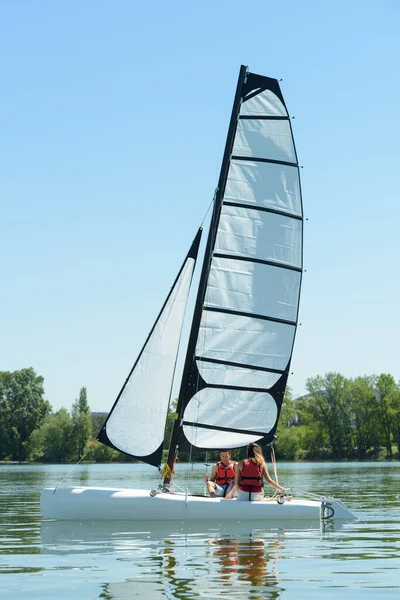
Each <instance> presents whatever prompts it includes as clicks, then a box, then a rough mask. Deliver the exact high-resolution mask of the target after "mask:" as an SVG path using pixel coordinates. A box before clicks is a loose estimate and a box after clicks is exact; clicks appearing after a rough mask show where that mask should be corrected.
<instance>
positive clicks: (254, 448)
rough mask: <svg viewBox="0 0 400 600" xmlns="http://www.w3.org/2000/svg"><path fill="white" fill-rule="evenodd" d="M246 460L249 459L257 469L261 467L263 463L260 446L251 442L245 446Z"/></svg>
mask: <svg viewBox="0 0 400 600" xmlns="http://www.w3.org/2000/svg"><path fill="white" fill-rule="evenodd" d="M247 458H249V459H250V460H251V461H253V463H255V464H256V465H258V466H259V467H262V465H263V464H264V462H265V460H264V457H263V453H262V450H261V446H259V445H258V444H255V443H253V442H251V444H249V445H248V446H247Z"/></svg>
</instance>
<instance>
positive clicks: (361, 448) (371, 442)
mask: <svg viewBox="0 0 400 600" xmlns="http://www.w3.org/2000/svg"><path fill="white" fill-rule="evenodd" d="M350 386H351V394H350V397H351V399H350V407H351V413H352V418H351V421H352V425H353V432H354V433H353V435H354V448H355V451H356V454H357V456H358V458H365V457H366V456H367V454H368V452H369V451H370V449H371V448H372V449H373V452H374V455H375V457H378V455H379V446H380V441H381V439H380V438H381V432H382V427H381V424H380V421H379V405H378V402H377V394H376V390H375V378H374V377H373V376H372V377H371V376H364V377H356V379H353V380H351V382H350Z"/></svg>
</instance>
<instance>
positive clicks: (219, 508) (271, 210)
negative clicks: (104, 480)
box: [41, 66, 354, 521]
mask: <svg viewBox="0 0 400 600" xmlns="http://www.w3.org/2000/svg"><path fill="white" fill-rule="evenodd" d="M201 234H202V228H200V229H199V231H198V232H197V234H196V236H195V238H194V241H193V243H192V245H191V248H190V250H189V252H188V254H187V256H186V258H185V260H184V262H183V265H182V267H181V269H180V270H179V273H178V275H177V277H176V279H175V282H174V284H173V285H172V288H171V290H170V292H169V294H168V296H167V299H166V300H165V303H164V305H163V306H162V308H161V311H160V313H159V315H158V317H157V319H156V321H155V323H154V326H153V328H152V329H151V331H150V333H149V336H148V338H147V340H146V342H145V344H144V346H143V348H142V350H141V352H140V354H139V356H138V358H137V360H136V362H135V364H134V365H133V367H132V369H131V371H130V373H129V375H128V377H127V379H126V381H125V383H124V385H123V386H122V389H121V391H120V393H119V395H118V397H117V399H116V401H115V403H114V405H113V406H112V408H111V411H110V413H109V415H108V417H107V420H106V422H105V423H104V425H103V427H102V429H101V431H100V433H99V435H98V437H97V439H98V440H99V441H100V442H102V443H103V444H106V445H108V446H110V447H112V448H115V449H117V450H119V451H121V452H124V453H126V454H128V455H130V456H132V457H135V458H137V459H140V460H141V461H143V462H145V463H148V464H149V465H152V466H154V467H157V468H158V469H160V472H161V473H162V475H163V480H162V482H161V483H160V486H159V488H158V489H155V490H138V489H125V488H94V487H57V488H47V489H45V490H43V492H42V495H41V512H42V515H43V516H44V517H48V518H55V519H66V520H96V519H101V520H125V519H128V520H143V519H146V520H151V521H165V520H179V521H189V520H218V521H223V520H235V519H238V520H249V519H253V520H257V521H268V520H271V519H272V520H278V521H282V520H284V521H286V520H289V521H290V520H297V519H300V520H303V519H319V518H322V519H329V518H333V517H334V518H336V519H350V518H354V515H353V514H352V513H351V511H349V510H348V509H347V508H346V507H345V506H344V504H343V503H342V502H341V501H340V500H336V499H333V498H325V497H320V496H312V495H311V498H310V497H309V496H307V497H306V498H297V497H295V496H293V495H290V496H288V495H285V494H278V496H277V497H276V499H273V500H269V501H255V502H240V501H237V500H235V499H232V500H227V499H224V498H209V497H205V496H200V495H195V494H190V493H189V491H188V490H186V491H185V492H183V493H178V492H176V491H175V490H174V487H173V481H172V480H173V468H174V461H175V460H176V458H177V456H178V455H179V453H180V452H184V451H189V450H203V451H205V452H208V451H211V450H218V449H221V448H223V449H233V448H240V447H245V446H247V445H248V444H249V443H250V442H257V443H258V444H260V445H261V446H264V447H265V446H267V445H270V444H272V443H273V440H274V436H275V431H276V428H277V424H278V418H279V413H280V409H281V406H282V401H283V396H284V392H285V388H286V383H287V379H288V374H289V368H290V362H291V358H292V352H293V345H294V339H295V334H296V328H297V323H298V313H299V298H300V287H301V279H302V269H303V259H302V250H303V239H302V235H303V210H302V198H301V189H300V177H299V164H298V159H297V154H296V149H295V145H294V140H293V134H292V127H291V121H290V117H289V114H288V111H287V108H286V105H285V102H284V99H283V96H282V93H281V89H280V85H279V82H278V81H277V80H276V79H272V78H269V77H264V76H261V75H257V74H254V73H250V72H249V71H248V69H247V67H245V66H242V67H241V68H240V72H239V79H238V83H237V88H236V94H235V98H234V103H233V109H232V114H231V119H230V124H229V130H228V135H227V141H226V146H225V151H224V156H223V161H222V166H221V172H220V177H219V181H218V185H217V188H216V191H215V195H214V200H213V211H212V215H211V220H210V226H209V232H208V238H207V243H206V247H205V253H204V258H203V264H202V270H201V274H200V278H199V283H198V290H197V296H196V302H195V306H194V311H193V315H192V322H191V328H190V334H189V339H188V345H187V351H186V358H185V362H184V366H183V370H182V376H181V382H180V389H179V396H178V403H177V409H176V412H177V418H176V419H175V421H174V427H173V432H172V437H171V443H170V446H169V452H168V459H167V462H166V465H165V466H164V468H163V469H161V462H162V460H161V459H162V452H163V445H164V431H165V426H166V421H167V416H168V410H169V405H170V399H171V393H172V389H173V381H174V376H175V371H176V363H177V356H178V351H179V344H180V338H181V332H182V328H183V324H184V316H185V309H186V305H187V300H188V296H189V291H190V287H191V282H192V277H193V271H194V268H195V264H196V259H197V254H198V249H199V245H200V238H201Z"/></svg>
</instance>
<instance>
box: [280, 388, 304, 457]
mask: <svg viewBox="0 0 400 600" xmlns="http://www.w3.org/2000/svg"><path fill="white" fill-rule="evenodd" d="M298 418H299V415H298V413H297V410H296V403H295V401H294V399H293V398H292V393H291V390H290V388H289V387H287V388H286V392H285V396H284V398H283V402H282V407H281V412H280V416H279V422H278V428H277V430H276V438H277V439H276V443H275V444H274V445H275V447H276V453H277V457H278V458H284V459H286V460H293V459H294V458H295V457H296V455H297V453H298V451H299V435H298V427H297V425H298Z"/></svg>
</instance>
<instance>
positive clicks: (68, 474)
mask: <svg viewBox="0 0 400 600" xmlns="http://www.w3.org/2000/svg"><path fill="white" fill-rule="evenodd" d="M95 443H96V440H94V441H93V442H92V443H91V444H90V448H89V450H88V451H87V452H86V453H85V454H84V455H83V456H82V457H81V458H80V459H79V460H78V462H77V463H76V465H74V466H73V467H72V469H71V470H70V471H68V473H67V474H66V476H65V477H63V478H62V479H61V481H60V482H59V483H58V485H56V487H55V488H54V492H53V494H55V493H56V491H57V490H58V488H59V487H60V485H61V484H62V482H63V481H65V480H66V479H67V477H69V476H70V475H71V473H72V471H74V470H75V469H76V467H77V466H78V465H79V464H80V463H81V462H82V461H83V459H84V458H85V456H87V455H88V454H89V452H90V451H91V449H92V448H93V446H94V445H95Z"/></svg>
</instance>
